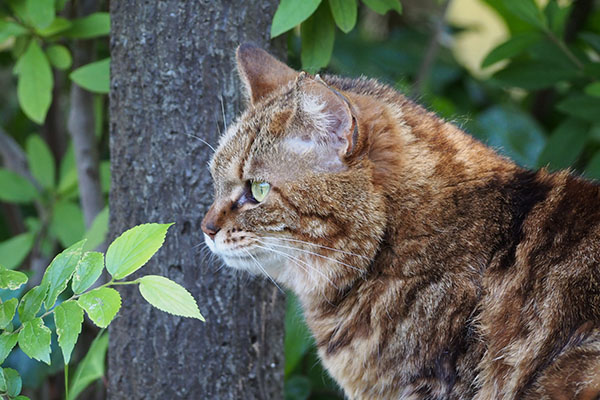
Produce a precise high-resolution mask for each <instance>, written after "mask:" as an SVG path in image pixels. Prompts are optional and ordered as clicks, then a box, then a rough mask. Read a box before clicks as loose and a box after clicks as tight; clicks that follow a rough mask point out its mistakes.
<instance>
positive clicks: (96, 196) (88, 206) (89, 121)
mask: <svg viewBox="0 0 600 400" xmlns="http://www.w3.org/2000/svg"><path fill="white" fill-rule="evenodd" d="M77 8H78V10H77V15H78V16H79V17H83V16H86V15H89V14H91V13H93V12H95V11H97V9H98V2H97V1H96V0H81V1H79V2H78V4H77ZM94 53H95V52H94V43H93V42H92V41H89V40H87V41H77V42H75V44H74V46H73V61H74V62H73V66H74V67H75V68H77V67H79V66H82V65H85V64H88V63H90V62H92V61H94ZM93 96H94V95H93V94H92V93H90V92H88V91H87V90H84V89H82V88H80V87H79V86H77V85H76V84H75V83H72V85H71V109H70V112H69V120H68V124H67V126H68V130H69V133H70V134H71V138H72V139H73V149H74V150H75V160H76V162H77V176H78V178H79V197H80V199H81V208H82V210H83V216H84V219H85V226H86V227H87V228H89V227H90V226H91V225H92V222H93V221H94V218H95V217H96V215H98V213H99V212H100V211H102V209H103V208H104V199H103V197H102V188H101V186H100V161H99V156H98V145H97V143H96V138H95V136H94V97H93Z"/></svg>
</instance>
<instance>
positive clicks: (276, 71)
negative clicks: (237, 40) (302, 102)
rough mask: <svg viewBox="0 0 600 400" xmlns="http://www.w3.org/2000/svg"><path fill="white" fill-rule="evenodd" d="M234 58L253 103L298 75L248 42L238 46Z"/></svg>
mask: <svg viewBox="0 0 600 400" xmlns="http://www.w3.org/2000/svg"><path fill="white" fill-rule="evenodd" d="M236 58H237V65H238V71H239V73H240V76H241V78H242V81H243V82H244V85H245V86H246V91H247V93H248V97H249V98H250V101H251V102H252V103H253V104H254V103H256V102H258V101H259V100H260V99H262V98H263V97H264V96H266V95H268V94H269V93H271V92H272V91H273V90H275V89H277V88H279V87H281V86H284V85H286V84H288V83H289V82H291V81H294V80H295V79H296V77H297V76H298V73H297V72H296V71H294V70H293V69H291V68H290V67H288V66H287V65H285V64H284V63H282V62H281V61H279V60H277V59H276V58H275V57H273V56H272V55H270V54H269V53H267V52H266V51H264V50H263V49H260V48H258V47H256V46H254V45H252V44H249V43H245V44H242V45H241V46H240V47H238V49H237V52H236Z"/></svg>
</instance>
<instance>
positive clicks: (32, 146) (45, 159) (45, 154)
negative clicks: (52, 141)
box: [25, 135, 56, 189]
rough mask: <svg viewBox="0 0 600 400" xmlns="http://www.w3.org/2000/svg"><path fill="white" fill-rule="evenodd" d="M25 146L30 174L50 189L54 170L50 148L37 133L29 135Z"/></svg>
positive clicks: (52, 184)
mask: <svg viewBox="0 0 600 400" xmlns="http://www.w3.org/2000/svg"><path fill="white" fill-rule="evenodd" d="M25 148H26V150H27V162H28V163H29V170H30V171H31V174H32V175H33V177H34V178H35V179H36V180H37V181H38V182H39V183H40V185H42V186H43V187H44V188H46V189H52V188H53V187H54V181H55V174H56V171H55V167H54V157H52V153H51V152H50V148H49V147H48V145H47V144H46V142H45V141H44V140H42V138H41V137H40V136H39V135H30V136H29V137H28V138H27V145H26V146H25Z"/></svg>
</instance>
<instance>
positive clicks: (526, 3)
mask: <svg viewBox="0 0 600 400" xmlns="http://www.w3.org/2000/svg"><path fill="white" fill-rule="evenodd" d="M504 4H505V5H506V6H507V9H508V11H509V12H511V13H512V14H513V15H515V16H516V17H518V18H520V19H521V20H523V21H525V22H527V23H529V24H531V25H532V26H535V27H536V28H539V29H545V28H546V27H547V26H548V21H547V20H546V15H545V14H544V13H543V12H542V10H541V9H540V8H539V7H538V6H537V5H536V4H535V1H534V0H504Z"/></svg>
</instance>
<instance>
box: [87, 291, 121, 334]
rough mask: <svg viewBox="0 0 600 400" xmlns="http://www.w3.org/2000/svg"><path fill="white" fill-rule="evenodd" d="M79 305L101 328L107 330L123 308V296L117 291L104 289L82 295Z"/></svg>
mask: <svg viewBox="0 0 600 400" xmlns="http://www.w3.org/2000/svg"><path fill="white" fill-rule="evenodd" d="M77 303H79V305H80V306H81V308H83V309H84V310H85V311H86V312H87V315H88V317H90V319H91V320H92V321H94V323H95V324H96V325H98V326H99V327H100V328H106V327H107V326H108V324H110V322H111V321H112V320H113V318H114V317H115V315H117V312H119V308H121V296H120V295H119V292H117V291H116V290H115V289H112V288H108V287H103V288H99V289H94V290H92V291H91V292H88V293H85V294H82V295H81V297H80V298H79V299H78V300H77Z"/></svg>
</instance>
